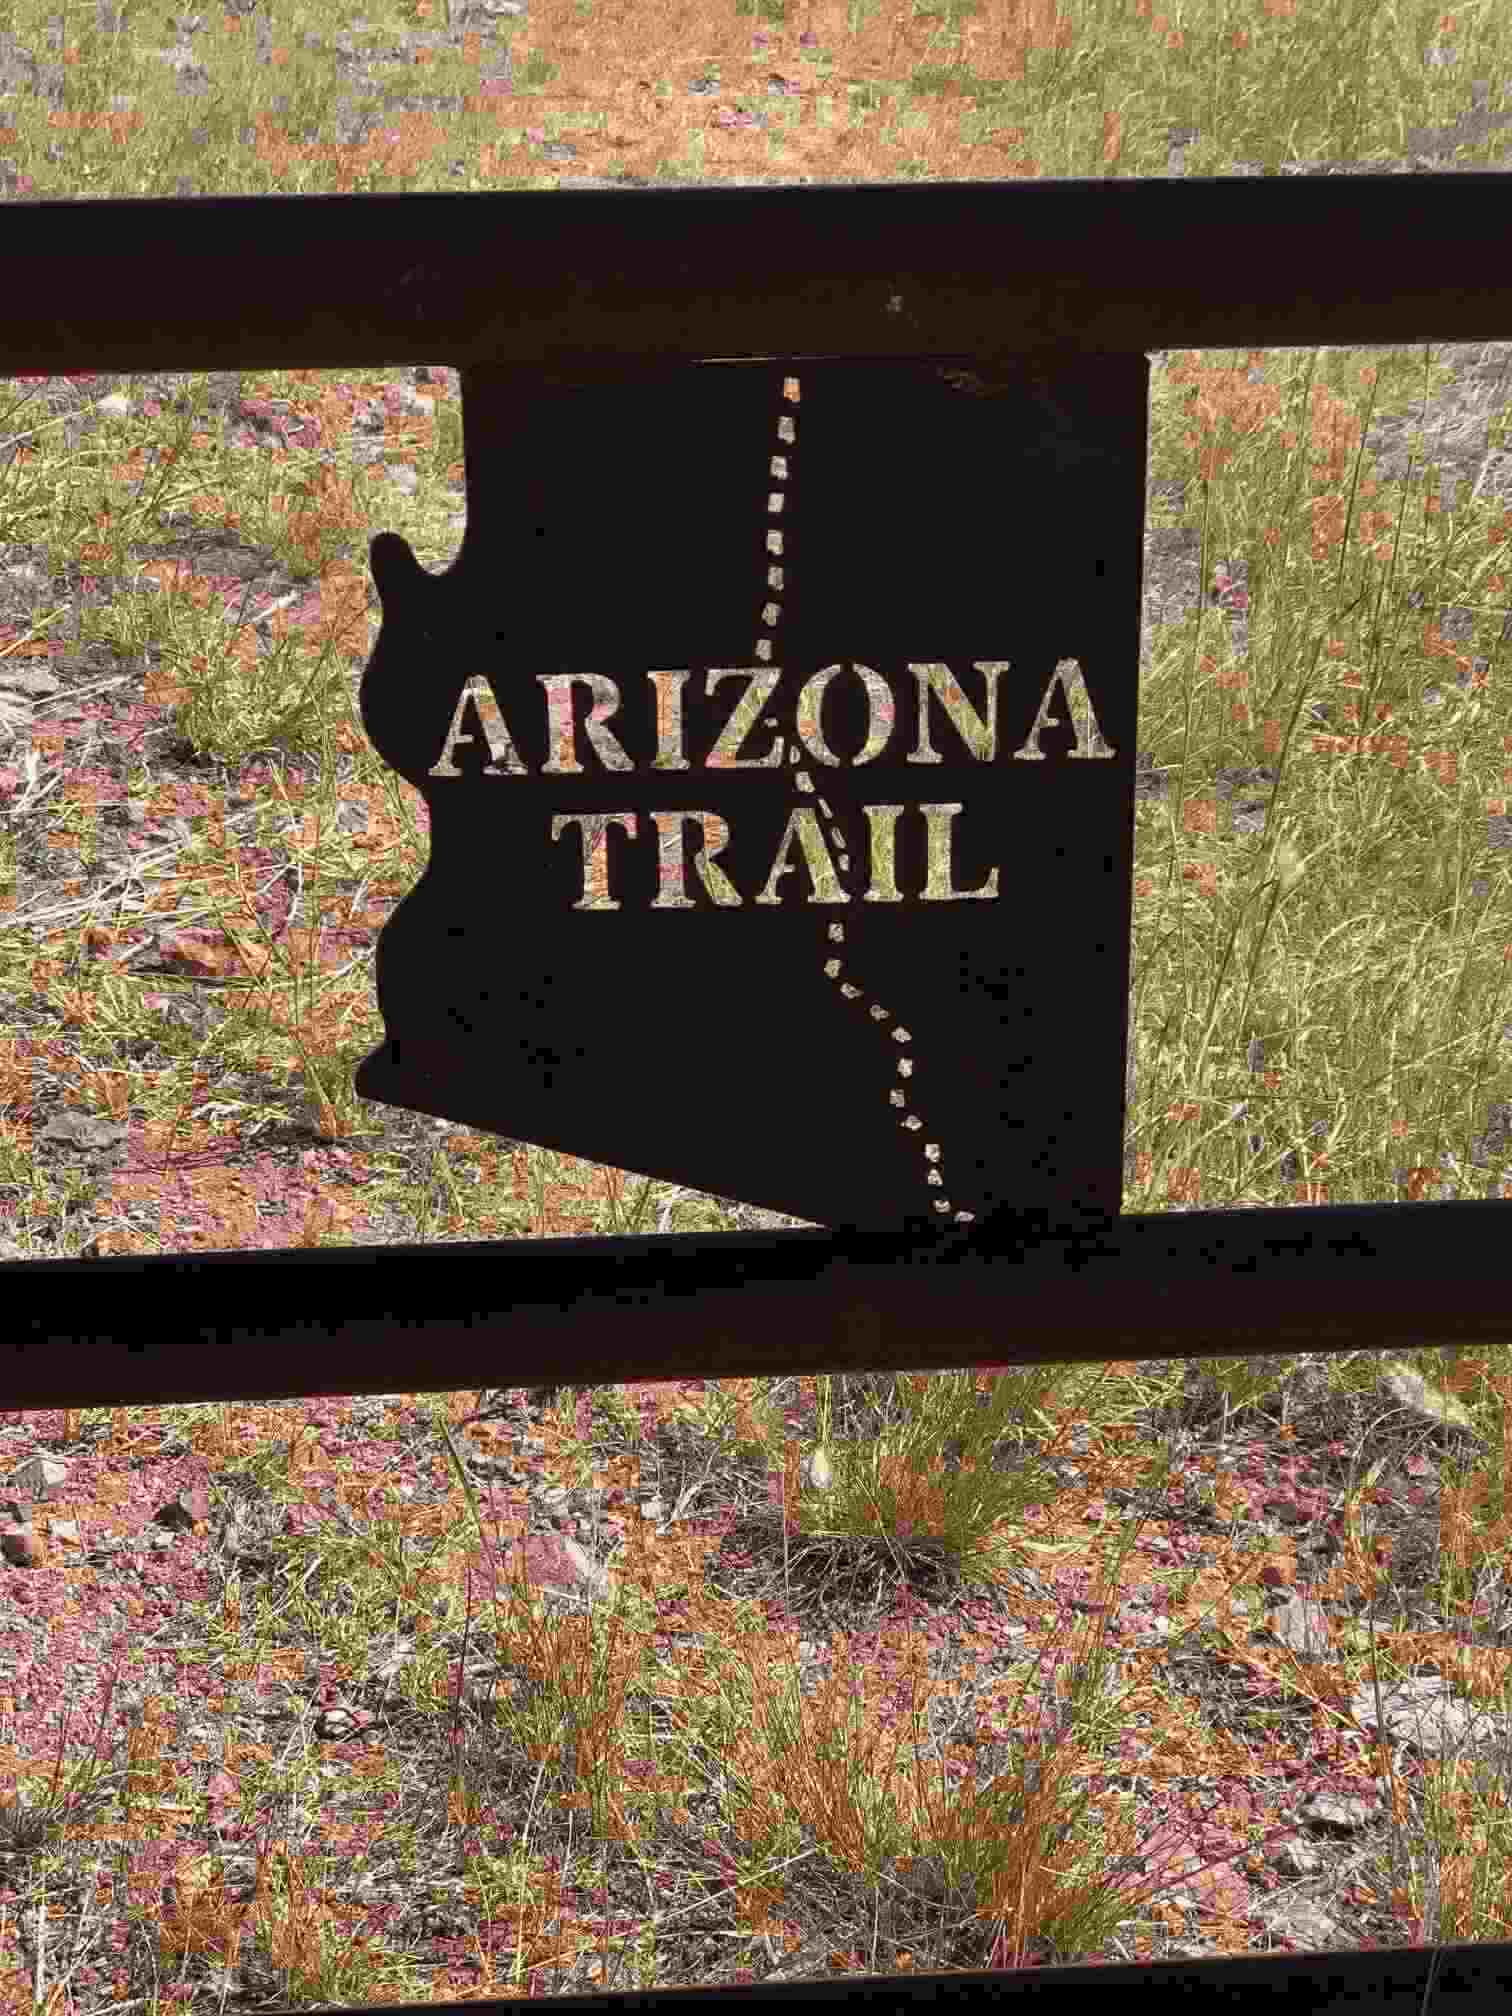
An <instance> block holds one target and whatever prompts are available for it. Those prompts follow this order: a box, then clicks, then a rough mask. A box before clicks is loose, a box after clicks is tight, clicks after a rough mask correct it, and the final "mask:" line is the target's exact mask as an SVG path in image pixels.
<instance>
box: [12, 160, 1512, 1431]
mask: <svg viewBox="0 0 1512 2016" xmlns="http://www.w3.org/2000/svg"><path fill="white" fill-rule="evenodd" d="M1509 189H1512V175H1508V174H1506V173H1480V172H1477V173H1475V174H1454V175H1452V176H1448V177H1446V176H1442V175H1436V174H1418V173H1412V174H1406V175H1399V174H1390V173H1364V174H1354V173H1348V174H1342V175H1325V176H1321V177H1308V178H1307V179H1306V180H1305V181H1303V180H1299V179H1294V178H1292V177H1289V176H1280V177H1270V176H1266V177H1257V178H1246V177H1237V178H1236V177H1217V178H1210V179H1196V178H1194V179H1181V180H1179V181H1167V180H1152V181H1125V180H1102V179H1096V180H1085V181H1067V182H1051V181H1044V182H1029V183H1026V182H1022V181H1012V182H998V183H982V182H963V183H937V184H927V183H924V184H896V183H883V184H869V185H868V184H859V185H816V186H811V187H809V186H805V187H785V186H780V185H779V186H774V187H768V188H756V189H750V188H718V187H709V188H692V189H685V188H680V189H671V190H658V189H649V190H639V191H632V192H618V191H610V190H592V191H573V190H570V189H563V190H560V191H553V192H528V193H521V192H501V193H497V194H486V195H485V194H478V195H473V194H468V195H444V194H436V195H431V194H418V195H403V196H347V197H338V196H329V197H327V196H319V197H214V198H187V199H180V200H167V201H165V200H160V199H141V200H123V201H110V202H100V201H91V200H83V199H81V200H77V201H71V202H51V201H48V202H36V203H32V202H8V203H7V204H6V205H5V206H4V218H5V234H6V235H5V244H6V278H7V284H8V295H7V306H6V313H5V315H4V317H3V318H0V372H3V373H7V374H9V373H17V372H35V371H39V370H41V371H57V370H68V371H84V370H94V371H102V370H103V371H111V370H140V369H153V370H168V371H174V370H205V369H220V370H225V369H243V370H251V369H259V368H263V367H267V366H282V367H305V368H310V369H341V368H345V369H353V368H357V369H361V368H365V367H371V366H383V365H387V364H398V363H403V362H405V361H407V360H417V359H424V360H426V361H444V362H447V363H449V364H452V365H455V366H456V367H457V368H458V369H459V370H460V371H461V373H462V383H463V407H464V425H465V435H466V440H465V450H466V467H467V488H468V513H467V516H468V529H467V536H466V539H465V541H464V544H463V548H462V551H461V554H460V555H459V557H458V560H457V562H456V564H455V566H454V567H452V568H451V569H450V570H449V571H448V572H447V573H446V574H444V575H441V576H439V577H436V578H430V577H428V576H426V575H424V574H423V573H421V571H420V570H419V569H418V568H416V567H415V565H414V563H413V561H412V560H411V559H410V557H409V555H408V554H407V552H406V550H405V549H404V548H403V546H402V545H401V544H400V543H399V542H397V541H395V540H393V539H392V538H390V537H388V536H386V535H380V536H379V537H378V538H377V539H375V541H374V543H373V549H372V557H373V566H374V574H375V579H376V582H377V586H378V589H379V591H380V595H381V598H382V604H383V610H382V625H381V628H380V633H379V637H378V640H377V646H376V649H375V651H374V655H373V658H372V662H371V664H370V665H369V667H368V668H367V671H366V675H365V679H364V684H363V691H362V709H363V716H364V720H365V722H366V725H367V729H368V732H369V734H370V735H371V737H372V740H373V742H374V745H375V746H376V747H377V748H378V750H379V751H380V752H381V753H382V754H383V755H384V757H385V758H386V759H387V760H388V761H389V762H390V763H391V764H393V765H394V767H395V769H396V770H397V771H399V772H400V774H402V775H404V776H405V777H406V778H408V779H409V780H410V781H411V782H412V783H413V784H414V785H415V787H416V789H418V790H420V791H421V792H423V793H424V795H425V797H426V799H427V802H428V805H429V808H430V814H431V824H432V832H431V839H432V847H433V858H432V861H431V864H430V866H429V868H428V869H427V871H426V873H425V875H424V876H423V877H422V879H421V881H420V883H419V884H418V886H417V887H416V888H415V889H414V890H413V891H412V892H411V894H410V895H409V896H408V897H407V898H406V899H405V900H404V902H403V903H402V904H401V905H400V906H399V908H398V910H397V911H396V912H395V914H394V916H393V917H392V919H391V920H390V922H389V924H388V926H387V928H386V930H385V932H384V934H383V937H382V940H381V943H380V945H379V948H378V1006H379V1008H380V1010H381V1013H382V1017H383V1023H384V1028H385V1041H384V1042H383V1044H382V1045H381V1046H380V1047H379V1048H378V1049H377V1050H376V1051H375V1052H374V1054H373V1055H372V1056H371V1057H370V1058H369V1059H368V1060H367V1061H366V1062H365V1063H364V1064H363V1065H362V1067H361V1070H360V1073H359V1079H358V1089H359V1091H361V1092H363V1093H365V1094H366V1095H367V1096H369V1097H372V1098H377V1099H384V1100H390V1101H398V1102H400V1103H402V1104H405V1105H408V1106H413V1107H416V1108H419V1109H421V1110H425V1111H430V1112H436V1113H452V1114H457V1115H460V1116H462V1117H463V1118H465V1119H466V1120H467V1121H468V1123H469V1124H471V1125H473V1126H477V1127H479V1128H484V1129H498V1130H500V1131H502V1132H504V1133H506V1134H508V1135H511V1136H513V1137H515V1138H523V1139H528V1140H539V1141H543V1142H547V1143H549V1144H552V1145H556V1146H561V1147H564V1148H567V1149H570V1150H572V1151H574V1152H576V1153H578V1154H580V1155H583V1156H586V1157H588V1158H590V1159H597V1160H602V1161H605V1162H611V1163H618V1164H620V1166H623V1167H628V1168H630V1169H636V1168H644V1169H646V1170H648V1171H650V1172H652V1173H655V1174H659V1175H661V1174H664V1175H666V1176H669V1177H674V1178H677V1179H680V1180H682V1181H684V1182H687V1183H691V1184H692V1185H694V1186H695V1187H697V1188H700V1189H704V1190H706V1191H710V1192H713V1193H714V1194H716V1195H721V1196H727V1197H737V1198H749V1199H751V1200H752V1201H755V1202H758V1203H760V1202H767V1203H770V1204H774V1205H776V1206H777V1207H779V1208H782V1209H785V1210H788V1211H790V1212H791V1213H793V1214H794V1215H796V1216H799V1217H805V1218H809V1219H811V1220H812V1221H813V1224H814V1226H815V1227H816V1228H819V1229H807V1228H805V1229H799V1230H793V1231H783V1232H774V1233H764V1234H737V1233H724V1234H703V1233H696V1234H670V1235H656V1234H650V1235H646V1236H643V1237H633V1236H632V1237H614V1238H603V1239H596V1238H595V1239H557V1240H502V1241H480V1242H476V1243H469V1244H450V1243H443V1244H439V1245H418V1244H416V1245H408V1246H389V1247H371V1248H364V1247H352V1248H344V1249H325V1250H319V1251H290V1252H284V1253H267V1252H257V1253H237V1252H229V1253H217V1254H162V1255H142V1256H111V1257H109V1258H106V1259H98V1260H74V1261H28V1262H7V1263H3V1264H0V1278H3V1280H4V1283H5V1287H6V1293H7V1304H6V1308H7V1320H8V1323H9V1326H10V1336H11V1340H12V1349H11V1351H10V1352H9V1353H7V1355H6V1360H5V1390H6V1392H7V1395H8V1399H9V1404H11V1405H13V1406H22V1407H35V1406H45V1405H49V1404H65V1405H108V1404H114V1405H131V1404H141V1403H143V1402H153V1401H169V1400H180V1399H182V1400H211V1399H221V1398H239V1399H272V1398H280V1397H288V1396H291V1395H313V1394H349V1393H363V1392H383V1391H387V1390H392V1389H394V1388H396V1387H402V1388H405V1389H408V1388H410V1387H423V1388H425V1389H427V1390H433V1391H440V1390H456V1389H458V1388H460V1387H465V1386H469V1385H479V1384H483V1383H485V1382H489V1381H492V1382H494V1383H497V1382H498V1381H499V1380H500V1379H501V1378H506V1377H512V1378H517V1379H520V1380H525V1381H528V1380H532V1379H557V1380H571V1381H581V1382H585V1383H594V1382H598V1383H608V1382H617V1381H623V1380H634V1379H656V1378H670V1377H676V1376H677V1375H678V1374H680V1373H682V1372H684V1371H686V1370H687V1369H688V1368H689V1367H690V1366H696V1367H699V1368H706V1367H707V1366H709V1365H713V1366H716V1367H717V1368H718V1370H719V1372H720V1374H721V1376H728V1377H761V1376H770V1375H774V1374H783V1373H791V1372H794V1371H805V1372H822V1371H844V1370H852V1369H896V1370H924V1371H927V1370H935V1369H943V1368H946V1367H952V1366H960V1365H963V1364H972V1363H977V1364H980V1363H989V1362H991V1363H1001V1364H1030V1363H1042V1362H1050V1363H1059V1364H1071V1363H1087V1362H1091V1363H1097V1362H1104V1361H1107V1360H1110V1359H1120V1358H1121V1359H1132V1358H1157V1357H1168V1358H1174V1357H1182V1356H1186V1355H1189V1354H1191V1353H1192V1352H1196V1351H1200V1352H1202V1353H1204V1354H1213V1355H1218V1356H1239V1357H1242V1356H1248V1355H1251V1354H1253V1353H1255V1352H1258V1351H1282V1352H1286V1351H1320V1350H1321V1351H1346V1350H1356V1351H1357V1350H1361V1349H1364V1350H1373V1351H1396V1352H1400V1351H1408V1350H1413V1349H1417V1348H1420V1347H1422V1346H1425V1345H1432V1344H1439V1343H1462V1344H1471V1343H1474V1342H1476V1341H1483V1340H1490V1341H1497V1340H1499V1339H1500V1338H1501V1337H1502V1336H1504V1334H1505V1282H1504V1268H1503V1266H1502V1264H1501V1257H1500V1256H1501V1249H1502V1244H1503V1240H1504V1228H1505V1215H1506V1214H1505V1211H1504V1209H1503V1207H1502V1205H1501V1204H1500V1203H1498V1202H1484V1203H1480V1202H1477V1203H1425V1204H1415V1205H1413V1206H1411V1207H1410V1208H1408V1207H1404V1206H1401V1205H1358V1206H1357V1205H1331V1206H1326V1207H1322V1208H1317V1209H1313V1208H1309V1209H1301V1210H1292V1211H1277V1210H1267V1209H1242V1210H1236V1211H1212V1210H1197V1211H1190V1212H1188V1211H1181V1212H1176V1211H1169V1210H1167V1211H1155V1212H1149V1213H1144V1214H1129V1213H1124V1212H1121V1210H1120V1208H1119V1207H1120V1197H1121V1184H1120V1173H1121V1160H1122V1149H1123V1128H1124V1111H1123V1097H1124V1062H1125V1054H1126V1052H1125V1045H1126V1040H1127V1036H1126V1027H1125V1019H1126V1012H1127V1003H1128V990H1127V984H1126V982H1127V971H1128V957H1129V898H1130V881H1131V875H1130V869H1131V859H1130V854H1131V835H1132V822H1133V800H1134V764H1135V739H1134V738H1135V726H1136V665H1137V659H1138V626H1139V620H1140V597H1139V569H1140V555H1141V544H1140V533H1141V527H1142V512H1143V505H1144V496H1143V473H1144V437H1143V428H1144V423H1145V412H1146V407H1147V390H1148V387H1147V358H1148V355H1149V353H1151V352H1152V351H1156V350H1160V349H1170V348H1175V347H1182V346H1186V347H1194V348H1211V347H1213V346H1215V345H1243V346H1248V347H1254V346H1262V347H1263V346H1272V347H1274V346H1278V345H1288V344H1298V343H1302V344H1308V345H1312V344H1354V343H1404V342H1421V341H1425V340H1428V339H1430V338H1431V339H1432V340H1434V341H1435V342H1443V341H1464V340H1474V339H1477V338H1487V339H1489V338H1495V337H1497V336H1499V335H1505V333H1506V332H1507V330H1508V328H1509V326H1512V280H1509V279H1508V277H1507V276H1506V274H1505V271H1504V268H1503V267H1502V266H1500V265H1499V264H1498V263H1497V261H1496V260H1494V259H1488V258H1487V257H1486V256H1485V247H1486V246H1487V245H1488V244H1494V243H1496V242H1497V241H1498V236H1499V234H1500V233H1501V232H1502V231H1503V230H1504V219H1505V217H1506V215H1507V214H1508V198H1509ZM1219 244H1229V245H1235V246H1239V247H1241V248H1242V256H1237V257H1234V258H1227V257H1219V258H1212V257H1208V256H1205V254H1204V253H1202V252H1199V254H1198V256H1197V257H1194V256H1193V251H1192V248H1193V247H1194V246H1196V247H1199V248H1208V247H1212V246H1215V245H1219ZM1445 275H1451V276H1452V285H1451V284H1450V283H1449V282H1447V281H1446V280H1445V278H1444V276H1445ZM291 302H292V303H297V307H298V312H297V313H291V312H290V304H291ZM186 303H189V304H192V305H191V306H190V307H188V308H186V306H185V304H186ZM790 382H791V383H792V384H793V385H794V386H795V387H796V396H794V397H790V396H789V385H790ZM784 423H790V427H791V432H790V433H789V432H787V431H785V426H784ZM763 647H769V648H766V649H764V648H763ZM774 675H775V677H774ZM774 757H775V759H776V760H771V759H772V758H774ZM831 759H833V760H831ZM732 899H733V900H732ZM848 990H849V991H848ZM905 1064H907V1065H908V1066H909V1067H910V1068H909V1069H908V1070H904V1069H903V1068H902V1067H903V1066H904V1065H905ZM915 1121H916V1122H917V1123H918V1124H917V1125H913V1124H911V1123H913V1122H915ZM931 1150H934V1151H936V1152H934V1153H931V1152H930V1151H931ZM936 1177H937V1178H938V1181H935V1180H933V1179H934V1178H936ZM1445 1284H1449V1285H1450V1288H1451V1289H1452V1292H1446V1286H1445Z"/></svg>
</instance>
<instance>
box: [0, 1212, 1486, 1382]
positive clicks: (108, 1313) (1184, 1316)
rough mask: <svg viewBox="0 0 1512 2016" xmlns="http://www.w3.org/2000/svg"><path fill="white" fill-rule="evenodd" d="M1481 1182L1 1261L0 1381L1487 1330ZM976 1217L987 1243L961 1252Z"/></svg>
mask: <svg viewBox="0 0 1512 2016" xmlns="http://www.w3.org/2000/svg"><path fill="white" fill-rule="evenodd" d="M1509 1223H1512V1219H1509V1216H1508V1212H1507V1207H1506V1206H1505V1205H1502V1204H1499V1203H1478V1202H1477V1203H1443V1204H1401V1205H1391V1204H1385V1205H1362V1206H1352V1205H1337V1206H1333V1205H1324V1206H1320V1207H1317V1208H1306V1209H1300V1210H1287V1209H1270V1210H1265V1209H1258V1210H1246V1211H1198V1212H1169V1213H1151V1214H1146V1215H1140V1216H1126V1217H1118V1218H1114V1219H1111V1220H1105V1221H1098V1220H1095V1219H1089V1220H1087V1221H1086V1222H1084V1223H1082V1224H1080V1225H1070V1226H1068V1225H1064V1224H1056V1225H1050V1224H1048V1223H1046V1222H1043V1221H1040V1220H1036V1219H1034V1218H1032V1217H1022V1218H1019V1219H1016V1220H1014V1221H1013V1222H1012V1223H1011V1224H1010V1225H1008V1226H998V1227H996V1228H993V1229H983V1228H973V1227H961V1228H955V1229H952V1230H951V1231H948V1232H941V1233H938V1234H936V1235H935V1236H933V1237H929V1236H927V1235H925V1236H921V1237H920V1239H919V1240H918V1241H917V1242H916V1243H915V1244H914V1245H913V1246H911V1247H909V1248H907V1252H908V1256H909V1257H907V1258H906V1259H904V1260H901V1261H900V1259H899V1257H898V1256H899V1252H900V1247H901V1246H902V1243H903V1242H900V1241H899V1240H898V1239H896V1238H895V1237H894V1238H889V1237H888V1236H886V1235H867V1234H861V1233H855V1232H850V1233H838V1232H827V1231H793V1232H777V1233H767V1234H732V1233H724V1234H671V1235H667V1236H647V1237H643V1238H612V1239H594V1238H585V1239H547V1240H539V1241H537V1240H519V1241H492V1242H477V1243H467V1244H463V1243H457V1244H439V1245H431V1246H421V1245H407V1246H384V1247H348V1248H342V1249H339V1250H326V1251H312V1252H274V1253H213V1254H189V1255H163V1256H149V1257H145V1258H143V1257H136V1256H113V1257H109V1258H105V1259H100V1260H84V1261H68V1262H63V1261H25V1262H11V1263H8V1264H6V1265H4V1266H0V1298H3V1305H4V1308H5V1312H6V1330H5V1337H6V1340H7V1343H8V1345H9V1348H8V1349H4V1350H3V1351H0V1404H3V1405H5V1406H10V1407H29V1408H30V1407H47V1406H70V1407H87V1406H142V1405H153V1404H161V1403H167V1402H180V1401H207V1400H233V1399H241V1400H274V1399H292V1398H300V1397H313V1396H315V1395H327V1394H348V1393H384V1392H399V1391H402V1392H454V1391H458V1390H462V1389H464V1388H469V1387H485V1386H492V1387H504V1386H512V1385H525V1384H533V1383H536V1382H538V1381H544V1380H557V1381H561V1382H563V1383H573V1384H584V1385H609V1384H618V1383H620V1382H627V1381H633V1380H643V1379H647V1380H656V1379H677V1378H696V1377H711V1378H721V1379H724V1378H754V1377H781V1376H784V1375H789V1374H793V1373H814V1372H838V1371H862V1370H908V1371H924V1372H931V1371H941V1370H946V1369H949V1368H952V1367H959V1366H965V1365H986V1364H993V1365H1032V1364H1072V1363H1076V1364H1100V1363H1103V1362H1105V1361H1112V1360H1117V1359H1138V1358H1185V1357H1190V1356H1204V1357H1222V1358H1239V1357H1246V1356H1251V1355H1253V1354H1255V1353H1256V1352H1260V1351H1268V1352H1297V1351H1321V1352H1328V1353H1335V1352H1341V1351H1360V1350H1365V1351H1371V1350H1380V1351H1404V1350H1415V1349H1421V1348H1424V1347H1428V1346H1434V1345H1441V1344H1487V1343H1502V1342H1505V1341H1507V1339H1508V1336H1509V1333H1512V1314H1509V1311H1508V1305H1507V1292H1506V1267H1505V1248H1504V1246H1503V1243H1502V1242H1503V1240H1504V1239H1505V1237H1506V1228H1507V1226H1508V1224H1509ZM990 1238H995V1239H996V1240H997V1247H998V1250H996V1251H984V1250H983V1246H984V1243H985V1242H986V1241H987V1240H988V1239H990Z"/></svg>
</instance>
